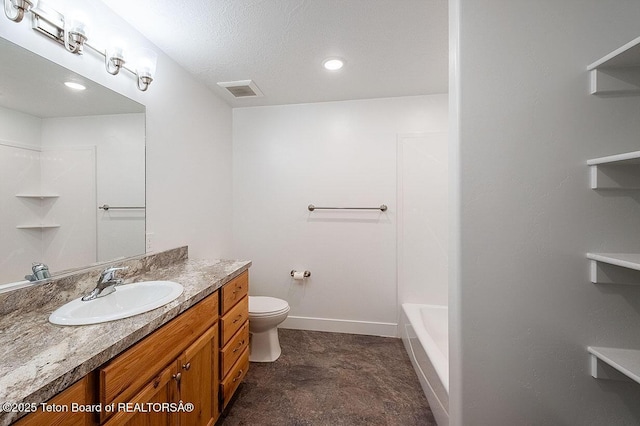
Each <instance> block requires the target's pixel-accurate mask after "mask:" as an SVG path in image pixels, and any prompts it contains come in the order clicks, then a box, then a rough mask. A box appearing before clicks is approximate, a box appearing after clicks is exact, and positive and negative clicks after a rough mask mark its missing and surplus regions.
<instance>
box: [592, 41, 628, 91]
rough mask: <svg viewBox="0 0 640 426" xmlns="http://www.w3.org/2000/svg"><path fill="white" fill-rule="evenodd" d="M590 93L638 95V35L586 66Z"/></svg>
mask: <svg viewBox="0 0 640 426" xmlns="http://www.w3.org/2000/svg"><path fill="white" fill-rule="evenodd" d="M587 70H588V71H589V72H590V73H591V94H592V95H630V94H634V95H640V37H638V38H636V39H635V40H632V41H630V42H629V43H627V44H625V45H624V46H622V47H620V48H618V49H616V50H614V51H613V52H611V53H609V54H608V55H606V56H604V57H602V58H601V59H599V60H597V61H595V62H594V63H592V64H591V65H589V66H588V67H587Z"/></svg>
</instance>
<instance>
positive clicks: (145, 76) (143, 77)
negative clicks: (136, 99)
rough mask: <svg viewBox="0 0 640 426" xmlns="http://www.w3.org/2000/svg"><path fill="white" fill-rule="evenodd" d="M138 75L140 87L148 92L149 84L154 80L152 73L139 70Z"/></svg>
mask: <svg viewBox="0 0 640 426" xmlns="http://www.w3.org/2000/svg"><path fill="white" fill-rule="evenodd" d="M136 75H137V76H138V89H140V90H141V91H143V92H146V91H147V89H148V88H149V85H150V84H151V82H152V81H153V78H152V77H151V74H149V73H144V72H138V73H136Z"/></svg>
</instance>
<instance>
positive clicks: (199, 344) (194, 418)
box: [178, 325, 218, 426]
mask: <svg viewBox="0 0 640 426" xmlns="http://www.w3.org/2000/svg"><path fill="white" fill-rule="evenodd" d="M217 342H218V327H217V326H215V325H214V326H213V327H211V328H210V329H209V330H208V331H206V332H205V333H204V334H203V335H202V336H200V338H198V340H196V341H195V342H194V343H193V344H192V345H191V346H189V347H188V348H187V349H186V350H185V351H184V353H183V354H182V356H180V358H178V369H179V371H180V374H181V379H180V381H179V382H178V383H179V384H178V385H179V387H180V400H181V401H182V402H183V403H184V404H187V403H191V404H193V408H194V409H193V411H191V412H186V411H184V412H181V413H180V424H181V425H184V426H187V425H188V426H207V425H213V423H214V422H215V419H216V417H217V414H218V413H217V410H216V412H213V407H212V401H213V392H214V389H213V388H214V386H215V379H216V377H214V374H213V372H214V370H213V369H212V366H213V361H214V360H213V359H212V357H213V354H214V351H216V350H217Z"/></svg>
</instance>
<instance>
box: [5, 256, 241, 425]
mask: <svg viewBox="0 0 640 426" xmlns="http://www.w3.org/2000/svg"><path fill="white" fill-rule="evenodd" d="M249 266H251V262H249V261H234V260H214V261H206V260H191V259H184V260H179V261H177V262H175V263H172V264H170V265H168V266H163V267H161V268H147V270H141V271H138V272H139V273H138V274H137V275H136V276H135V277H127V278H125V283H130V282H137V281H151V280H168V281H176V282H178V283H180V284H182V285H183V286H184V292H183V293H182V295H181V296H180V297H178V298H177V299H176V300H174V301H172V302H170V303H168V304H167V305H165V306H163V307H160V308H158V309H154V310H153V311H150V312H146V313H144V314H140V315H136V316H133V317H130V318H125V319H121V320H117V321H112V322H107V323H102V324H94V325H85V326H58V325H54V324H51V323H49V321H48V318H49V315H50V314H51V312H53V311H54V310H55V309H57V308H58V307H60V306H61V305H62V304H64V303H66V301H69V300H72V299H74V298H77V297H79V296H81V295H82V294H84V293H83V292H80V291H79V292H78V293H75V294H73V292H72V291H67V292H66V293H68V294H67V295H66V298H65V299H68V300H60V299H59V298H52V299H51V300H49V301H48V303H46V302H45V303H43V304H42V306H35V308H33V309H29V307H25V308H22V309H18V310H15V311H13V312H9V313H5V314H4V315H3V317H2V318H1V319H0V347H1V348H2V359H1V360H0V404H2V403H21V402H27V403H32V402H35V403H38V404H39V403H41V402H45V401H47V400H48V399H50V398H51V397H53V396H54V395H55V394H57V393H59V392H60V391H62V390H64V389H65V388H67V387H68V386H69V385H71V384H72V383H74V382H76V381H77V380H79V379H81V378H82V377H84V376H85V375H86V374H87V373H89V372H91V371H92V370H95V369H96V368H97V367H99V366H100V365H102V364H104V363H105V362H107V361H108V360H110V359H111V358H113V357H114V356H115V355H117V354H118V353H120V352H122V351H123V350H125V349H127V348H128V347H130V346H131V345H133V344H134V343H136V342H137V341H139V340H141V339H142V338H143V337H145V336H146V335H148V334H150V333H151V332H153V331H154V330H156V329H157V328H159V327H160V326H162V325H163V324H165V323H167V322H168V321H170V320H171V319H173V318H175V317H176V316H178V314H180V313H182V312H184V311H185V310H186V309H188V308H189V307H191V306H193V305H195V304H196V303H197V302H199V301H200V300H202V299H204V298H205V297H206V296H208V295H210V294H212V293H213V292H215V291H216V290H217V289H219V288H220V287H222V286H223V285H224V284H226V283H227V282H229V281H230V280H231V279H233V278H235V277H236V276H238V275H240V274H241V273H242V272H244V271H245V270H247V269H248V268H249ZM0 407H1V405H0ZM22 415H23V414H20V413H6V412H4V410H1V409H0V425H1V426H4V425H8V424H10V423H11V422H12V421H15V420H16V419H17V418H18V417H21V416H22Z"/></svg>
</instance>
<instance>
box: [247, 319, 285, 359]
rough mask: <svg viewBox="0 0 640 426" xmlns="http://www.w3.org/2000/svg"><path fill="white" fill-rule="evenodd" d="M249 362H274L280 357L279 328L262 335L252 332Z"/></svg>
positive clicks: (264, 332)
mask: <svg viewBox="0 0 640 426" xmlns="http://www.w3.org/2000/svg"><path fill="white" fill-rule="evenodd" d="M250 338H251V340H250V343H249V361H251V362H273V361H275V360H277V359H278V358H279V357H280V354H281V353H282V349H280V340H279V339H278V328H277V327H273V328H272V329H270V330H267V331H263V332H261V333H251V332H250Z"/></svg>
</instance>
